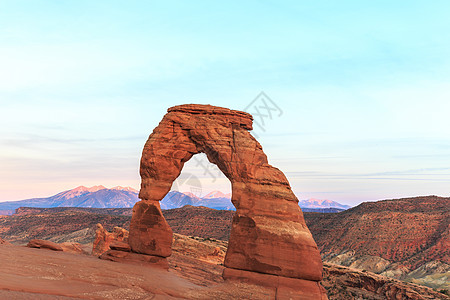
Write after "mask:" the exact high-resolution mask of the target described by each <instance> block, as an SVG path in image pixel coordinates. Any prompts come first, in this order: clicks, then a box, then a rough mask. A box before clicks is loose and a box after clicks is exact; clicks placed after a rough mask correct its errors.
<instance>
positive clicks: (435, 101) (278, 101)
mask: <svg viewBox="0 0 450 300" xmlns="http://www.w3.org/2000/svg"><path fill="white" fill-rule="evenodd" d="M449 11H450V2H448V1H432V2H430V1H335V2H332V1H226V3H225V2H213V1H111V0H108V1H79V0H78V1H63V0H62V1H40V0H34V1H31V0H29V1H24V0H23V1H22V0H14V1H2V0H0V201H6V200H21V199H27V198H32V197H47V196H51V195H54V194H56V193H58V192H60V191H63V190H68V189H71V188H74V187H77V186H80V185H85V186H93V185H100V184H101V185H105V186H108V187H112V186H117V185H121V186H131V187H134V188H136V189H138V188H139V184H140V178H139V160H140V155H141V152H142V149H143V146H144V144H145V142H146V139H147V138H148V135H149V134H150V133H151V131H152V130H153V128H154V127H156V126H157V125H158V123H159V121H160V120H161V118H162V117H163V115H164V114H165V112H166V110H167V108H169V107H171V106H174V105H179V104H185V103H200V104H211V105H217V106H223V107H228V108H231V109H236V110H246V111H248V112H250V113H253V114H254V113H255V111H254V109H253V108H254V107H255V105H256V106H257V107H258V105H259V106H262V103H263V102H261V101H262V100H261V98H258V95H260V93H261V92H264V93H265V95H266V96H267V97H268V98H269V99H270V101H269V100H267V99H266V100H267V101H266V103H269V104H270V105H271V106H272V107H276V111H275V110H274V111H273V112H274V113H273V115H272V116H271V117H266V118H265V119H264V120H262V119H260V118H259V117H258V116H256V117H255V121H257V122H258V124H259V126H255V130H254V132H253V135H254V136H255V137H256V138H257V139H258V141H259V142H260V143H261V145H262V146H263V149H264V151H265V153H266V154H267V156H268V159H269V163H270V164H272V165H273V166H275V167H277V168H279V169H280V170H282V171H283V172H284V173H285V175H286V176H287V178H288V180H289V181H290V183H291V186H292V189H293V190H294V192H295V193H296V195H297V197H298V198H299V199H307V198H318V199H329V200H334V201H338V202H340V203H344V204H349V205H356V204H358V203H360V202H362V201H373V200H380V199H391V198H399V197H409V196H419V195H439V196H447V197H448V196H450V189H449V187H450V118H449V114H450V89H449V87H450V22H448V12H449ZM255 101H256V102H255ZM260 104H261V105H260ZM252 109H253V111H252ZM262 122H264V125H262ZM208 164H209V162H207V161H206V159H205V157H204V155H203V156H202V155H197V156H195V157H194V158H193V159H192V160H191V161H189V162H188V163H187V164H186V166H185V168H184V169H183V172H182V175H181V176H180V179H179V180H178V181H177V184H176V186H177V188H180V189H190V188H192V184H191V186H189V184H187V183H188V182H189V181H186V180H185V179H187V178H191V177H192V178H195V179H196V180H197V181H196V182H197V187H198V186H200V187H201V189H200V190H201V193H202V194H204V193H206V192H208V191H211V190H222V191H224V192H227V191H228V192H229V190H230V183H229V181H228V180H227V179H226V178H225V177H224V176H223V174H218V175H211V174H212V173H211V172H208V171H207V170H209V169H205V168H206V167H204V166H205V165H208ZM213 167H214V166H212V165H211V166H210V168H212V169H211V170H213V169H214V168H213ZM208 168H209V167H208ZM219 175H220V176H219ZM191 181H192V180H191ZM183 185H184V187H180V186H183ZM197 190H198V189H197Z"/></svg>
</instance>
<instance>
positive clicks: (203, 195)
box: [160, 153, 235, 210]
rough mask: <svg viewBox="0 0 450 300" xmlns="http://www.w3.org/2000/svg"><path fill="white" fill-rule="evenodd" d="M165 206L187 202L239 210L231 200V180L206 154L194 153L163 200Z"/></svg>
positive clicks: (164, 207) (180, 204) (176, 205)
mask: <svg viewBox="0 0 450 300" xmlns="http://www.w3.org/2000/svg"><path fill="white" fill-rule="evenodd" d="M160 204H161V209H171V208H178V207H182V206H184V205H192V206H205V207H209V208H213V209H219V210H235V207H234V205H233V204H232V202H231V182H230V180H229V179H228V178H227V177H226V176H225V175H224V174H223V172H222V171H221V170H220V169H219V168H218V167H217V165H215V164H214V163H211V162H209V160H208V158H207V156H206V154H204V153H197V154H194V155H193V156H192V157H191V158H190V159H189V160H188V161H186V162H185V163H184V165H183V167H182V169H181V172H180V175H179V176H178V177H177V178H176V179H175V180H174V181H173V183H172V187H171V189H170V191H169V193H167V195H166V196H165V197H164V198H163V200H162V201H161V202H160Z"/></svg>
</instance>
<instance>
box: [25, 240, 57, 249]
mask: <svg viewBox="0 0 450 300" xmlns="http://www.w3.org/2000/svg"><path fill="white" fill-rule="evenodd" d="M27 247H29V248H40V249H49V250H53V251H63V248H62V247H61V246H60V245H58V244H57V243H54V242H50V241H45V240H37V239H35V240H31V241H30V242H29V243H28V244H27Z"/></svg>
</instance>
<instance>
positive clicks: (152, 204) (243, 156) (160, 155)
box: [129, 104, 326, 299]
mask: <svg viewBox="0 0 450 300" xmlns="http://www.w3.org/2000/svg"><path fill="white" fill-rule="evenodd" d="M252 120H253V118H252V116H251V115H250V114H248V113H245V112H240V111H234V110H229V109H226V108H220V107H214V106H210V105H193V104H191V105H180V106H175V107H172V108H169V109H168V113H167V114H166V115H165V116H164V118H163V119H162V121H161V122H160V124H159V125H158V126H157V127H156V128H155V129H154V131H153V133H152V134H151V135H150V137H149V139H148V141H147V143H146V144H145V147H144V150H143V154H142V159H141V168H140V173H141V178H142V183H141V190H140V193H139V198H140V199H141V201H140V202H138V203H136V205H135V206H134V208H133V216H132V219H131V223H130V235H129V244H130V246H131V249H132V251H133V252H136V253H143V254H147V255H154V256H158V257H168V256H170V254H171V243H172V230H171V228H170V226H169V225H168V223H167V222H166V220H165V219H164V216H163V215H162V212H161V208H160V204H159V201H160V200H161V199H162V198H163V197H164V196H165V195H166V194H167V193H168V192H169V190H170V188H171V186H172V183H173V181H174V180H175V179H176V178H177V177H178V176H179V175H180V172H181V169H182V168H183V165H184V163H185V162H186V161H188V160H189V159H190V158H191V157H192V156H193V155H194V154H197V153H201V152H202V153H205V154H206V155H207V157H208V160H209V161H210V162H211V163H214V164H216V165H217V166H218V167H219V169H220V170H221V171H222V172H223V173H224V174H225V176H226V177H227V178H228V179H229V180H230V182H231V185H232V200H231V201H232V202H233V204H234V206H235V207H236V214H235V216H234V217H233V222H232V228H231V235H230V240H229V248H228V251H227V254H226V258H225V266H226V267H227V269H226V270H225V272H224V277H225V278H228V279H233V278H237V279H241V278H243V277H247V278H249V280H253V281H257V282H265V283H272V282H285V283H288V285H291V283H292V282H294V281H295V280H300V281H299V282H298V283H297V285H299V286H303V287H304V290H308V295H310V296H311V295H313V297H315V298H317V299H321V298H326V296H325V295H324V292H323V288H321V286H320V284H318V282H319V281H320V280H321V279H322V260H321V258H320V255H319V250H318V249H317V246H316V244H315V242H314V240H313V237H312V235H311V233H310V232H309V230H308V228H307V226H306V224H305V221H304V218H303V214H302V211H301V209H300V208H299V206H298V199H297V198H296V196H295V195H294V193H293V192H292V190H291V188H290V186H289V182H288V181H287V179H286V177H285V176H284V174H283V173H282V172H281V171H280V170H278V169H277V168H274V167H272V166H271V165H269V163H268V161H267V157H266V155H265V154H264V152H263V150H262V147H261V145H260V144H259V143H258V142H257V141H256V140H255V139H254V138H253V136H252V135H251V134H250V133H249V130H252Z"/></svg>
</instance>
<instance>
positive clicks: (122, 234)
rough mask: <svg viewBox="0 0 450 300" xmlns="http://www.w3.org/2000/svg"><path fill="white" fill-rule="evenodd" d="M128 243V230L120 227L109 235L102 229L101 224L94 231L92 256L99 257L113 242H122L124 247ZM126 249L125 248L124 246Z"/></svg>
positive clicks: (115, 228)
mask: <svg viewBox="0 0 450 300" xmlns="http://www.w3.org/2000/svg"><path fill="white" fill-rule="evenodd" d="M127 241H128V230H126V229H123V228H121V227H117V226H116V227H114V229H113V231H112V232H111V233H110V232H108V231H106V229H105V228H103V226H102V224H100V223H99V224H97V229H96V231H95V241H94V243H93V245H92V254H93V255H97V256H100V255H101V254H103V253H105V252H106V251H108V250H109V249H110V245H111V243H113V242H124V243H125V244H126V245H128V244H127ZM125 247H126V246H125Z"/></svg>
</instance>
